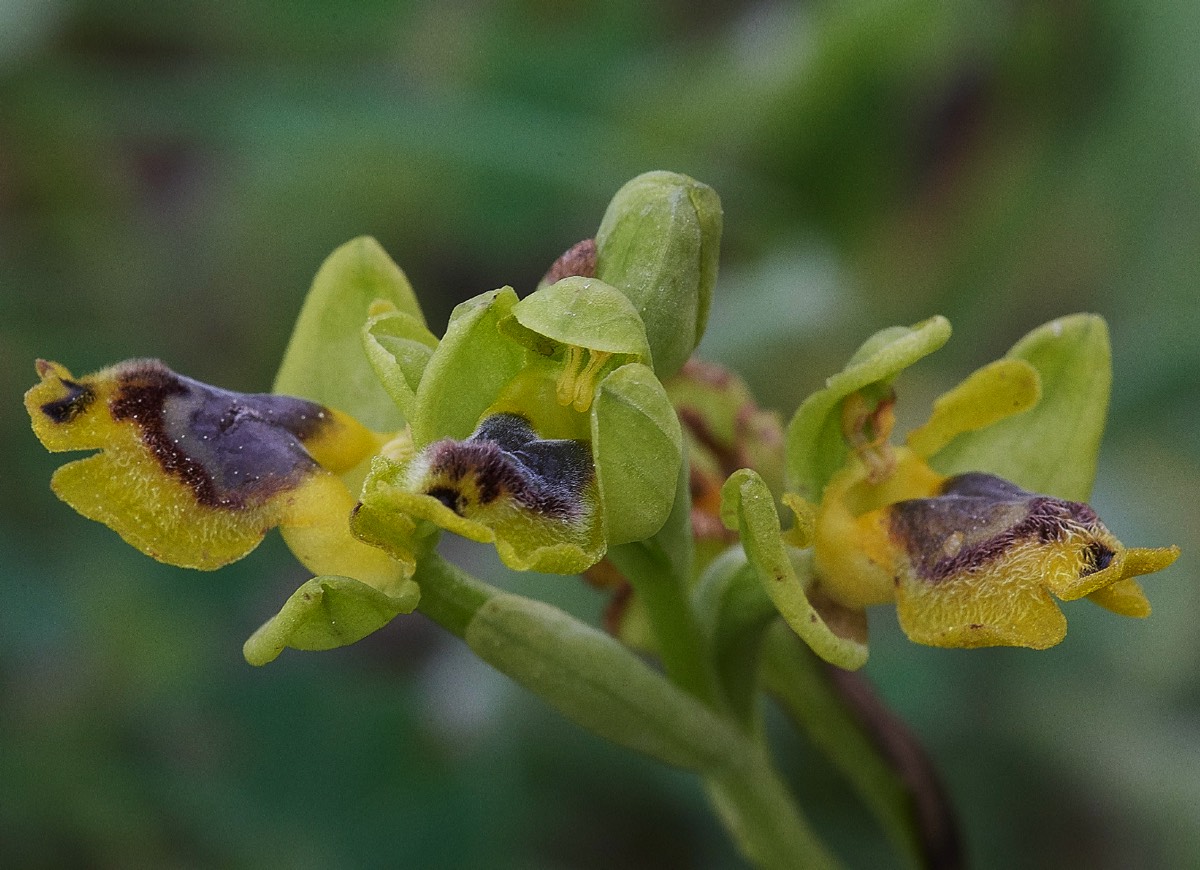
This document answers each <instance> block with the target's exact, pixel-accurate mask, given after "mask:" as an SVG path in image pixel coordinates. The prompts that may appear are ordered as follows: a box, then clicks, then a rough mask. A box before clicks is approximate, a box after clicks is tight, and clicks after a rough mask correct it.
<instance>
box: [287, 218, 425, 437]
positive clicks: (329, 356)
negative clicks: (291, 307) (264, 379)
mask: <svg viewBox="0 0 1200 870" xmlns="http://www.w3.org/2000/svg"><path fill="white" fill-rule="evenodd" d="M377 299H383V300H386V301H388V302H391V303H392V304H393V305H395V306H396V310H397V311H401V312H404V313H405V314H408V315H409V316H410V317H412V318H413V319H415V320H416V321H417V322H418V323H420V324H421V325H424V323H425V318H424V315H422V313H421V307H420V305H419V304H418V303H417V297H416V294H414V293H413V289H412V285H410V284H409V283H408V278H406V277H405V275H404V272H402V271H401V270H400V267H399V266H397V265H396V264H395V263H394V262H392V259H391V258H390V257H389V256H388V255H387V253H386V252H385V251H384V250H383V248H382V247H380V245H379V243H378V242H377V241H375V240H374V239H372V238H369V237H367V236H362V237H360V238H357V239H354V240H352V241H349V242H347V243H346V244H344V245H342V246H341V247H340V248H338V249H337V250H335V251H334V252H333V253H332V254H330V255H329V258H328V259H326V260H325V262H324V263H323V264H322V265H321V268H320V270H319V271H318V272H317V276H316V277H315V278H314V279H313V283H312V289H310V290H309V291H308V296H307V297H306V298H305V300H304V306H303V307H302V308H301V309H300V316H299V317H298V318H297V319H296V326H295V328H294V329H293V330H292V337H291V340H290V341H289V342H288V346H287V351H286V352H285V353H284V355H283V362H282V363H281V364H280V366H279V372H278V374H276V376H275V386H274V388H273V390H274V392H276V393H281V394H284V395H288V396H299V397H301V398H304V399H311V400H313V401H315V402H320V403H321V404H323V405H328V406H329V407H331V408H338V409H340V410H342V411H345V412H346V413H348V414H350V415H351V416H353V417H355V418H356V419H357V420H358V421H359V422H361V423H362V424H363V425H364V426H367V427H369V428H371V429H374V430H376V431H378V432H390V431H394V430H396V429H398V428H400V426H401V425H403V421H402V420H401V418H400V412H399V410H398V409H397V407H396V405H395V404H394V403H393V402H392V400H391V398H390V397H389V396H388V394H387V392H386V391H385V390H384V388H383V387H382V386H381V385H380V382H379V379H378V378H376V376H375V372H374V370H373V369H372V367H371V365H370V364H369V363H368V362H367V358H366V355H365V354H364V353H363V348H362V342H361V339H360V337H359V332H360V331H361V329H362V325H363V323H364V322H365V321H366V320H367V315H368V310H369V308H370V307H371V304H372V303H373V302H374V301H375V300H377Z"/></svg>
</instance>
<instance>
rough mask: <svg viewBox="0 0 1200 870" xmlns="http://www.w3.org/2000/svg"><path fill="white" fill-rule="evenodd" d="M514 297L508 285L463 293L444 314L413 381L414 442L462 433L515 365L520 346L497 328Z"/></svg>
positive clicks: (424, 442)
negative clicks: (442, 328) (441, 330)
mask: <svg viewBox="0 0 1200 870" xmlns="http://www.w3.org/2000/svg"><path fill="white" fill-rule="evenodd" d="M516 302H517V294H516V293H515V292H513V289H512V288H511V287H502V288H501V289H499V290H492V291H490V292H488V293H481V294H480V295H478V296H476V297H474V298H472V299H468V300H467V301H466V302H463V303H462V304H460V305H458V306H457V307H456V308H455V309H454V311H453V312H452V313H451V315H450V323H449V325H448V326H447V327H446V335H445V336H444V337H443V338H442V341H441V343H440V344H438V346H437V350H435V351H434V352H433V356H432V357H431V358H430V360H429V363H428V365H427V366H426V367H425V374H424V376H423V377H422V378H421V383H420V386H418V387H417V397H416V407H415V411H414V413H413V417H412V419H411V420H410V421H409V422H410V423H411V425H412V431H413V442H414V443H415V444H416V446H417V447H418V448H420V447H424V446H426V445H427V444H429V443H431V442H433V441H436V440H437V439H439V438H466V437H467V436H468V435H470V434H471V433H472V432H473V431H474V430H475V426H476V424H477V423H478V422H479V420H480V418H481V417H482V416H483V414H484V412H485V411H486V410H487V409H488V407H489V406H490V405H491V404H492V403H493V402H494V401H495V400H496V397H497V396H498V395H499V393H500V391H501V389H502V388H503V387H504V385H505V384H507V383H508V382H509V381H510V380H512V378H513V377H514V376H515V375H516V374H517V373H518V372H519V371H520V370H521V367H522V366H523V365H524V362H525V349H524V348H523V347H521V346H520V345H519V344H517V343H516V342H514V341H512V340H511V339H509V338H506V337H505V336H502V335H501V334H500V331H499V329H498V328H497V326H498V324H499V322H500V321H501V320H502V319H504V318H505V317H507V316H508V315H509V313H510V312H511V311H512V307H513V306H514V305H515V304H516Z"/></svg>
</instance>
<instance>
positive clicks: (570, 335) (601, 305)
mask: <svg viewBox="0 0 1200 870" xmlns="http://www.w3.org/2000/svg"><path fill="white" fill-rule="evenodd" d="M512 314H513V317H514V318H515V319H516V321H517V322H518V323H519V324H520V325H521V326H523V327H524V328H525V329H527V330H529V331H531V332H533V333H536V334H537V335H540V336H545V337H546V338H549V339H552V340H553V341H555V342H557V343H558V344H565V345H571V346H574V347H583V348H587V349H588V350H598V351H603V352H604V353H621V354H628V355H630V356H632V357H633V358H634V359H635V360H636V361H637V362H645V363H648V362H649V361H650V346H649V345H648V344H647V343H646V328H645V326H643V325H642V318H641V317H639V316H638V312H637V309H636V308H634V306H633V303H632V302H630V301H629V299H628V298H627V297H626V296H625V294H624V293H622V292H621V291H620V290H618V289H617V288H616V287H613V286H612V285H611V284H606V283H604V282H603V281H601V280H600V279H599V278H581V277H570V278H563V279H562V280H561V281H558V282H557V283H554V284H551V285H550V286H549V287H543V288H542V289H541V290H537V291H536V292H534V293H531V294H530V295H529V296H527V297H525V298H524V299H522V300H521V301H520V302H518V303H517V304H516V305H514V306H513V309H512Z"/></svg>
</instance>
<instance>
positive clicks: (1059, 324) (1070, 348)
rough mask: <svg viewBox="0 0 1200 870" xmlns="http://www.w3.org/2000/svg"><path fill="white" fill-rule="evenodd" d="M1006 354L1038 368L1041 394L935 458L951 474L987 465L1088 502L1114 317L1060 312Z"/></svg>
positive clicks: (1031, 485) (1034, 487)
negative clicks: (1020, 411) (1037, 399)
mask: <svg viewBox="0 0 1200 870" xmlns="http://www.w3.org/2000/svg"><path fill="white" fill-rule="evenodd" d="M1005 358H1006V359H1020V360H1025V361H1026V362H1028V363H1030V364H1031V365H1032V366H1033V367H1034V368H1035V369H1037V372H1038V375H1039V376H1040V378H1041V383H1042V398H1041V401H1040V402H1038V403H1037V405H1036V406H1034V408H1033V409H1032V410H1029V411H1027V412H1025V413H1024V414H1021V415H1019V416H1016V417H1010V418H1009V419H1007V420H1001V421H1000V422H998V423H996V424H995V425H992V426H988V427H987V428H986V429H981V430H979V431H977V432H970V433H966V434H963V435H960V436H959V437H957V438H955V439H954V440H953V441H951V442H950V444H949V445H947V446H946V447H945V448H943V449H942V450H940V451H939V452H938V453H937V454H936V455H935V456H934V457H933V459H932V461H931V464H932V465H933V467H934V468H936V469H937V470H938V471H940V472H942V473H943V474H961V473H964V472H967V471H985V472H988V473H989V474H995V475H998V476H1000V477H1003V478H1005V479H1006V480H1011V481H1012V482H1013V483H1015V484H1017V485H1018V486H1021V487H1024V488H1025V489H1028V490H1030V491H1031V492H1040V493H1045V494H1047V495H1053V496H1057V497H1059V498H1066V499H1071V500H1073V501H1087V499H1088V496H1089V495H1090V494H1091V491H1092V482H1093V480H1094V479H1095V477H1096V459H1097V456H1098V454H1099V452H1100V439H1101V437H1102V436H1103V434H1104V424H1105V419H1106V417H1107V415H1108V397H1109V390H1110V388H1111V386H1112V352H1111V350H1110V348H1109V343H1108V326H1107V324H1105V322H1104V319H1103V318H1102V317H1100V316H1099V315H1095V314H1073V315H1069V316H1067V317H1060V318H1059V319H1057V320H1052V321H1050V322H1049V323H1047V324H1044V325H1042V326H1039V327H1038V328H1037V329H1035V330H1033V331H1032V332H1030V333H1029V334H1028V335H1026V336H1025V337H1024V338H1022V339H1021V340H1020V341H1018V342H1017V343H1016V344H1015V345H1014V346H1013V348H1012V350H1010V351H1009V352H1008V354H1007V356H1006V357H1005Z"/></svg>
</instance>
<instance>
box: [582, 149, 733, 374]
mask: <svg viewBox="0 0 1200 870" xmlns="http://www.w3.org/2000/svg"><path fill="white" fill-rule="evenodd" d="M720 242H721V200H720V198H719V197H718V196H717V194H716V191H714V190H713V189H712V188H711V187H709V186H708V185H706V184H701V183H700V182H698V181H696V180H694V179H691V178H688V177H687V176H686V175H679V174H678V173H674V172H647V173H646V174H644V175H639V176H638V177H637V178H635V179H633V180H632V181H630V182H628V183H627V184H626V185H625V186H624V187H622V188H621V189H620V190H619V191H617V195H616V196H614V197H613V200H612V202H611V203H609V206H608V211H606V212H605V214H604V220H603V221H601V223H600V229H599V230H598V231H597V233H596V277H598V278H600V279H601V280H603V281H605V282H607V283H609V284H612V285H613V286H614V287H617V288H618V289H620V290H621V291H622V292H623V293H624V294H625V295H626V296H628V297H629V299H630V300H631V301H632V302H633V304H634V306H635V307H636V308H637V310H638V314H640V315H641V317H642V320H643V322H644V323H645V325H646V337H647V339H648V340H649V342H650V350H651V354H652V355H653V358H654V369H655V373H656V374H658V376H659V377H660V378H661V377H667V376H668V375H671V374H673V373H674V372H676V371H678V370H679V368H680V367H681V366H682V365H683V364H684V362H685V361H686V360H687V358H688V357H689V356H691V353H692V351H693V350H694V349H695V347H696V345H697V344H699V343H700V338H701V336H702V335H703V334H704V326H705V323H706V322H707V320H708V308H709V303H710V301H711V299H712V289H713V285H714V284H715V283H716V280H717V257H718V252H719V248H720Z"/></svg>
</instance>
